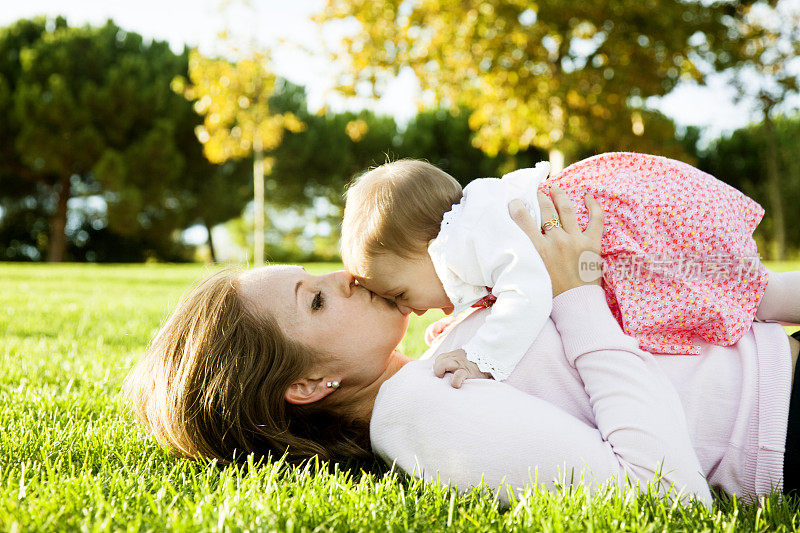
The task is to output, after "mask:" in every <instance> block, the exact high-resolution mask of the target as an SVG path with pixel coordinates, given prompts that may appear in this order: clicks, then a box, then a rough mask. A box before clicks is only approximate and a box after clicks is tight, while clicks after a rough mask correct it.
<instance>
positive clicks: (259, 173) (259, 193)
mask: <svg viewBox="0 0 800 533" xmlns="http://www.w3.org/2000/svg"><path fill="white" fill-rule="evenodd" d="M253 191H254V192H253V197H254V198H253V200H254V202H255V205H254V206H253V218H254V222H255V224H254V225H255V227H254V229H253V246H254V253H253V264H254V265H255V266H261V265H263V264H264V148H263V145H262V144H261V136H260V135H259V134H258V132H256V134H255V135H254V136H253Z"/></svg>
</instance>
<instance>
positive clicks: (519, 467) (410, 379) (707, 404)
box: [125, 192, 800, 505]
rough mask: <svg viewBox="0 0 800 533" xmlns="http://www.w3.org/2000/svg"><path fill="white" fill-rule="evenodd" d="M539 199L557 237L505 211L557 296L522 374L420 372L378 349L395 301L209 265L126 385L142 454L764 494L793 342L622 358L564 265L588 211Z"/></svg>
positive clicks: (592, 234) (474, 320)
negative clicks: (458, 377) (143, 438)
mask: <svg viewBox="0 0 800 533" xmlns="http://www.w3.org/2000/svg"><path fill="white" fill-rule="evenodd" d="M553 197H554V201H555V205H554V204H553V203H552V202H550V200H549V199H547V198H542V199H541V203H542V213H543V216H542V219H543V220H547V219H550V218H552V216H556V215H557V216H559V217H560V219H561V221H562V223H563V226H564V229H562V228H555V229H552V230H549V231H547V232H546V233H545V234H544V235H543V234H542V233H541V232H540V230H539V228H537V227H533V221H532V219H531V218H530V216H528V215H527V212H526V211H525V209H524V208H522V207H521V205H520V204H518V203H515V202H512V205H511V206H510V211H511V214H512V218H514V219H515V221H516V222H517V223H518V224H519V225H520V227H522V228H523V230H524V231H525V232H526V233H527V234H528V236H529V237H530V238H531V240H532V242H533V245H534V246H535V247H536V249H537V251H538V252H539V253H540V254H541V256H542V258H543V260H544V262H545V265H546V266H547V269H548V273H549V274H550V276H551V278H552V281H553V290H554V296H555V298H554V302H553V306H554V311H553V315H552V316H551V320H550V322H549V323H548V326H547V327H546V328H545V329H544V330H543V332H542V334H541V335H540V336H539V338H537V340H536V342H535V343H534V345H533V346H532V347H531V350H532V352H531V353H530V354H529V355H530V356H529V357H526V361H528V363H527V364H528V367H527V368H526V367H525V365H520V366H521V368H518V370H517V371H515V374H514V375H512V376H511V377H510V378H509V380H507V382H506V383H500V382H495V381H491V380H481V381H473V382H469V381H468V382H467V383H466V384H465V385H464V387H463V388H462V389H454V388H452V387H451V386H450V383H449V380H440V379H438V378H437V377H435V375H434V372H436V373H438V374H443V373H447V372H451V373H452V372H457V370H458V369H457V368H456V367H452V366H448V362H447V360H437V359H434V358H431V359H427V360H421V361H410V360H409V359H408V358H407V357H405V356H404V355H402V354H401V353H399V352H398V351H397V350H396V346H397V344H398V343H399V342H400V339H401V338H402V337H403V334H404V333H405V330H406V327H407V324H408V317H407V316H406V315H403V314H401V313H400V312H399V311H398V310H397V308H396V307H395V306H394V305H393V304H390V303H388V302H387V301H385V300H383V299H380V298H377V297H375V296H374V295H373V294H372V293H370V292H369V291H366V290H365V289H363V288H361V287H359V286H358V285H356V284H355V283H354V281H353V278H352V277H351V276H349V275H348V274H346V273H344V272H334V273H330V274H326V275H324V276H313V275H311V274H308V273H307V272H305V271H304V270H303V269H302V268H300V267H290V266H283V267H266V268H262V269H255V270H250V271H248V272H245V273H243V274H238V273H232V272H230V271H227V272H223V273H221V274H218V275H215V276H212V277H210V278H208V279H207V280H205V281H204V282H203V283H202V284H201V285H200V286H199V287H198V288H196V289H195V290H194V291H193V292H191V293H190V294H189V295H188V296H187V297H186V298H185V299H184V301H183V302H182V303H181V304H180V305H179V307H178V309H176V311H175V312H174V313H173V314H172V316H171V317H170V318H169V319H168V321H167V322H166V324H165V325H164V326H163V327H162V329H161V331H160V332H159V333H158V335H157V336H156V337H155V339H154V340H153V343H152V344H151V346H150V347H149V349H148V351H147V354H146V355H145V357H143V359H142V360H141V361H140V362H139V363H138V364H137V365H136V367H135V368H134V369H133V370H132V372H131V374H130V376H129V377H128V379H127V380H126V384H125V390H126V396H127V400H128V402H129V404H130V405H131V406H132V408H133V409H134V411H135V412H136V413H137V415H138V416H139V418H140V420H141V421H142V422H143V423H144V424H145V426H146V427H147V428H148V429H149V430H150V431H151V432H152V433H153V434H154V435H155V437H156V438H157V439H158V441H159V442H161V443H162V444H165V445H167V446H169V447H170V448H172V449H173V450H175V451H176V452H178V453H180V454H183V455H186V456H189V457H195V456H198V455H203V456H207V457H216V458H219V459H221V460H231V459H233V458H234V457H235V455H236V454H237V453H241V452H255V453H258V454H266V453H269V452H270V451H271V452H273V453H275V452H277V453H278V454H279V455H280V454H282V453H284V452H286V453H287V454H288V456H289V457H290V458H292V459H301V458H304V457H309V456H311V455H314V454H317V455H320V456H321V457H323V458H334V459H344V458H348V457H368V456H369V455H370V453H371V451H372V452H374V453H375V454H376V455H377V456H379V457H381V458H382V459H384V460H385V461H387V462H389V463H393V462H394V463H396V464H397V465H398V466H400V467H401V468H403V469H404V470H406V471H408V472H414V473H416V474H417V475H423V476H424V477H425V478H426V479H436V478H437V474H438V476H439V479H440V480H441V481H442V482H448V481H450V482H452V483H453V484H454V485H455V486H457V487H459V488H460V489H467V488H469V487H470V486H473V485H476V484H478V483H480V482H481V481H483V482H485V483H486V484H487V485H488V486H490V487H492V488H497V487H501V486H503V485H505V486H507V487H511V488H517V487H521V486H524V485H527V484H529V483H531V482H532V481H533V480H536V479H538V481H539V482H541V483H543V484H545V485H547V486H552V485H553V482H554V480H558V479H564V478H566V479H572V480H575V482H578V480H580V479H581V476H582V479H583V483H585V484H587V485H594V484H596V483H603V482H606V481H608V480H612V479H616V480H617V481H618V482H620V483H622V480H623V479H625V477H627V478H628V479H629V480H631V481H633V482H643V483H646V482H648V481H651V480H652V479H653V477H654V474H655V473H656V472H657V471H660V472H661V474H662V475H663V477H662V478H661V488H662V489H664V491H665V492H666V490H668V489H669V487H670V485H672V490H677V491H679V492H680V493H681V494H682V495H684V496H686V497H694V498H697V499H699V500H700V501H702V502H704V503H705V504H706V505H710V500H711V496H710V493H709V489H708V485H707V482H706V480H708V481H709V482H710V483H711V484H712V485H717V486H720V487H721V488H723V489H724V490H726V491H728V492H733V493H737V494H739V495H740V496H757V495H760V494H764V493H768V492H769V491H770V489H771V488H772V487H773V486H776V487H779V486H780V483H781V481H782V479H781V478H782V465H783V446H784V442H785V436H786V421H787V416H788V398H789V391H790V383H791V376H792V363H791V361H792V360H793V359H796V357H797V352H798V348H799V347H800V344H797V343H796V342H795V341H794V340H793V339H792V345H791V346H790V344H789V341H787V337H786V335H785V334H784V333H783V331H782V328H781V327H780V326H779V325H777V324H758V323H756V324H754V325H753V328H752V329H751V331H750V332H748V334H747V335H745V337H744V338H743V339H742V340H741V341H740V342H739V343H737V345H735V346H732V347H719V346H711V345H707V344H703V345H702V349H703V351H702V353H701V355H700V356H693V357H674V358H673V357H670V356H666V357H665V356H659V357H658V358H654V357H653V356H652V355H650V354H648V353H646V352H643V351H640V350H639V349H638V347H637V344H636V341H635V340H634V339H632V338H631V337H628V336H626V335H625V334H624V333H623V332H622V331H621V329H620V328H619V325H618V324H617V322H616V321H615V320H614V318H613V317H612V315H611V312H610V310H609V309H608V306H607V304H606V303H605V298H604V296H603V291H602V289H601V288H600V287H599V286H598V285H599V281H593V282H586V281H583V280H582V279H581V277H580V273H579V271H578V263H579V262H578V259H579V256H580V254H581V253H582V252H583V251H585V250H597V249H598V248H599V244H600V233H601V229H602V210H601V209H600V208H599V205H598V204H597V203H591V202H588V201H587V208H588V209H589V213H590V219H589V225H588V226H587V229H586V231H584V232H581V231H580V229H579V228H578V225H577V220H576V217H575V213H574V211H573V209H572V206H571V204H570V202H569V200H568V199H567V198H566V197H565V196H564V195H560V194H558V193H557V192H554V193H553ZM483 314H484V313H483V311H480V310H479V311H476V312H475V313H473V314H471V315H469V316H468V317H467V318H466V319H464V320H463V321H462V322H461V323H459V324H457V325H455V326H454V327H453V328H452V330H451V332H450V333H449V334H448V335H447V337H446V338H445V340H444V342H442V343H440V345H439V346H438V348H437V349H436V350H434V353H433V355H434V356H435V355H436V353H438V352H440V351H448V350H452V349H453V347H454V346H457V345H458V343H459V342H460V340H462V339H464V338H468V337H469V335H470V331H474V329H475V328H476V327H478V326H479V325H480V321H481V319H482V315H483ZM777 315H779V313H778V314H777ZM777 315H776V316H772V317H770V318H774V319H777V320H780V319H784V320H785V319H786V318H785V317H783V316H777ZM790 354H791V355H792V357H787V356H788V355H790ZM432 370H433V371H432ZM515 375H517V377H515ZM523 378H524V379H523ZM676 389H677V391H676ZM537 476H538V477H537ZM498 495H499V497H500V498H501V499H503V500H505V499H506V498H507V496H508V494H507V491H506V490H500V491H499V494H498Z"/></svg>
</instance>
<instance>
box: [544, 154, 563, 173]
mask: <svg viewBox="0 0 800 533" xmlns="http://www.w3.org/2000/svg"><path fill="white" fill-rule="evenodd" d="M548 155H549V157H550V175H551V176H557V175H558V174H559V173H560V172H561V171H562V170H564V152H562V151H561V150H557V149H555V148H553V149H552V150H550V152H549V154H548Z"/></svg>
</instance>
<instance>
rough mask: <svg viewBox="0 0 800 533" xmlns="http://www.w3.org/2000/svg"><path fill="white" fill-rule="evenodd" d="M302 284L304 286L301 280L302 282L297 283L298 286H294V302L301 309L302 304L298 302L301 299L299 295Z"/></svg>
mask: <svg viewBox="0 0 800 533" xmlns="http://www.w3.org/2000/svg"><path fill="white" fill-rule="evenodd" d="M302 284H303V280H300V281H298V282H297V284H296V285H295V286H294V302H295V304H297V307H300V302H299V301H298V297H299V295H298V291H299V290H300V286H301V285H302Z"/></svg>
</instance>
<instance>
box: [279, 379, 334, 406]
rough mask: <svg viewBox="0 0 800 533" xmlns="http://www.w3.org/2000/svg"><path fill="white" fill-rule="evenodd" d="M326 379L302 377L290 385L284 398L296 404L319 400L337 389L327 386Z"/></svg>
mask: <svg viewBox="0 0 800 533" xmlns="http://www.w3.org/2000/svg"><path fill="white" fill-rule="evenodd" d="M325 383H326V381H325V380H324V379H322V378H319V379H309V378H301V379H298V380H297V381H295V382H294V383H292V384H291V385H289V388H288V389H286V394H284V395H283V398H284V399H285V400H286V401H287V402H289V403H293V404H296V405H306V404H309V403H314V402H318V401H320V400H321V399H323V398H324V397H325V396H327V395H328V394H330V393H332V392H333V391H335V390H336V389H335V388H332V387H327V386H325Z"/></svg>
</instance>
